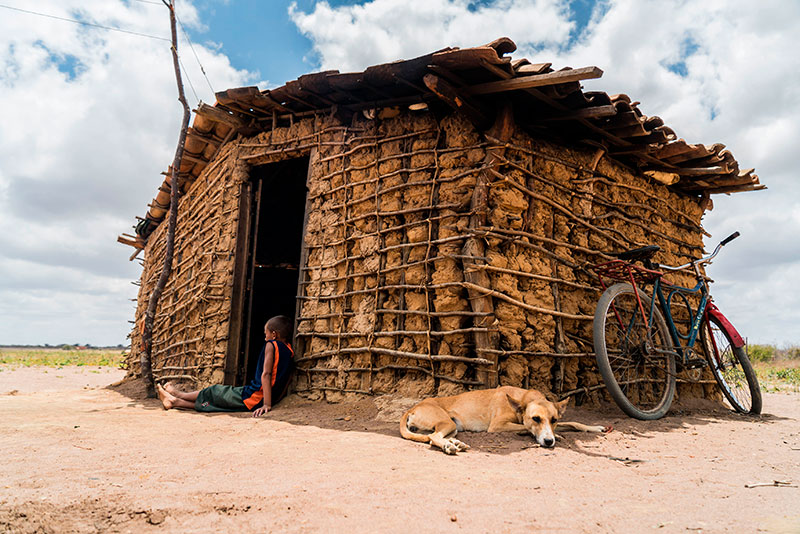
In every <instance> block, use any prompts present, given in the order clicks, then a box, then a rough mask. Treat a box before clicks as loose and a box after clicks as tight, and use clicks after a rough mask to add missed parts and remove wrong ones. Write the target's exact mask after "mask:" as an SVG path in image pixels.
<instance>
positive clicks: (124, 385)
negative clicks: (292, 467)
mask: <svg viewBox="0 0 800 534" xmlns="http://www.w3.org/2000/svg"><path fill="white" fill-rule="evenodd" d="M108 389H109V390H111V391H114V392H116V393H119V394H121V395H123V396H126V397H128V398H129V399H130V400H131V403H130V405H131V406H138V407H140V408H144V409H148V410H161V409H163V408H162V406H161V403H160V402H159V401H158V399H148V398H146V390H145V387H144V384H143V383H142V381H141V380H140V379H125V380H122V381H120V382H117V383H115V384H112V385H110V386H108ZM416 402H417V401H416V400H415V399H408V398H405V397H398V396H394V395H384V396H376V397H364V398H361V399H359V400H355V401H346V402H340V403H328V402H324V401H311V400H308V399H305V398H302V397H300V396H298V395H290V396H288V397H287V398H285V399H283V400H282V401H281V402H280V403H278V404H277V405H276V406H275V407H274V408H273V410H272V411H271V412H269V413H268V414H266V415H264V416H262V418H263V419H268V420H273V421H281V422H284V423H289V424H292V425H300V426H314V427H318V428H324V429H329V430H337V431H342V432H368V433H374V434H383V435H386V436H393V437H396V438H397V439H402V438H401V437H400V433H399V430H398V424H399V421H400V418H401V416H402V414H403V413H404V412H405V411H406V410H408V409H409V408H410V407H411V406H413V405H414V404H415V403H416ZM767 409H768V407H767ZM196 415H197V417H231V418H239V419H241V418H249V417H252V416H251V415H250V414H249V413H199V412H198V413H197V414H196ZM564 420H569V421H578V422H580V423H584V424H589V425H602V426H611V427H612V428H613V431H612V432H613V433H615V434H616V435H617V436H619V437H622V438H623V439H624V438H625V437H628V438H636V439H658V438H659V437H660V436H661V435H662V434H664V433H670V432H686V431H687V430H692V429H696V428H697V427H699V426H702V425H713V424H718V423H721V422H727V421H741V422H742V423H761V424H769V423H774V422H778V421H785V420H787V418H784V417H781V416H778V415H774V414H770V413H765V414H762V415H757V416H754V415H742V414H737V413H735V412H733V411H731V410H730V409H729V408H727V407H726V406H725V405H723V404H720V403H718V402H714V401H709V400H702V399H692V400H690V401H684V402H676V403H675V404H674V405H673V407H672V409H671V410H670V411H669V413H668V414H667V415H666V416H665V417H664V418H662V419H659V420H657V421H639V420H636V419H631V418H629V417H627V416H626V415H625V414H623V413H622V412H621V411H620V410H619V409H618V408H617V407H616V406H615V405H611V404H606V405H601V406H597V407H591V408H589V407H584V406H581V407H573V406H571V407H570V408H568V409H567V413H566V415H565V419H564ZM557 433H558V434H559V441H558V444H557V445H556V446H557V447H562V448H567V449H571V450H574V451H576V452H579V453H581V454H585V455H588V456H603V457H605V456H606V455H605V454H603V453H595V452H593V451H592V450H590V449H591V448H593V447H594V446H593V445H592V444H593V443H594V442H597V441H598V440H600V439H602V435H599V434H587V433H582V432H569V431H564V432H558V431H557ZM458 437H459V439H460V440H462V441H464V442H465V443H467V444H469V445H470V447H471V448H472V450H477V451H481V452H486V453H492V454H511V453H515V452H519V451H522V450H525V449H529V448H535V447H538V445H537V444H536V442H535V441H534V440H533V438H532V437H531V436H530V435H518V434H515V433H512V432H504V433H497V434H488V433H478V432H460V433H459V434H458ZM620 460H622V461H624V460H626V459H620Z"/></svg>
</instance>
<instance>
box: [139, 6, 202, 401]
mask: <svg viewBox="0 0 800 534" xmlns="http://www.w3.org/2000/svg"><path fill="white" fill-rule="evenodd" d="M162 2H164V5H166V6H167V8H169V22H170V29H171V30H172V66H173V68H174V69H175V81H176V82H177V84H178V101H179V102H180V103H181V105H182V106H183V122H182V123H181V132H180V136H179V137H178V148H177V149H176V150H175V159H174V160H173V161H172V169H171V171H172V174H171V175H170V197H169V223H168V226H167V246H166V251H165V252H164V266H163V267H162V268H161V275H160V276H159V277H158V282H157V283H156V287H155V288H154V289H153V292H152V293H150V301H149V302H148V305H147V311H146V312H145V316H144V331H143V332H142V356H141V365H142V378H143V379H144V382H145V386H146V388H147V396H148V397H150V398H153V397H155V396H156V388H155V381H154V380H153V364H152V358H151V353H152V351H153V323H154V320H155V315H156V308H157V307H158V301H159V299H160V298H161V293H162V292H163V291H164V286H165V285H166V284H167V279H169V274H170V271H171V270H172V256H173V254H174V252H175V225H176V222H177V220H178V187H179V184H178V174H179V173H180V169H181V162H182V160H183V147H184V144H185V143H186V131H187V129H188V128H189V116H190V112H189V105H188V104H187V103H186V96H185V95H184V93H183V81H182V80H181V70H180V66H179V63H178V32H177V29H176V22H175V6H174V5H173V3H172V1H171V0H170V2H169V3H167V2H165V1H164V0H162Z"/></svg>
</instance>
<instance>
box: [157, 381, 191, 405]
mask: <svg viewBox="0 0 800 534" xmlns="http://www.w3.org/2000/svg"><path fill="white" fill-rule="evenodd" d="M156 392H157V393H158V398H159V399H160V400H161V404H162V405H163V406H164V409H165V410H169V409H172V408H185V409H191V410H194V401H189V400H186V399H181V398H178V397H176V396H174V395H172V394H171V393H170V392H169V391H167V390H166V389H164V388H163V387H161V384H156ZM195 398H197V395H196V394H195Z"/></svg>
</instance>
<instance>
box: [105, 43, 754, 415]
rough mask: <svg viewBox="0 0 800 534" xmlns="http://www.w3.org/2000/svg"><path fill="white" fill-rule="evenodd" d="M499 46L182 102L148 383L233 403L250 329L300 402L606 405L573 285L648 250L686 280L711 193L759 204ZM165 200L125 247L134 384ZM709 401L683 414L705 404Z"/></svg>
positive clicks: (612, 101)
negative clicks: (133, 260) (510, 393)
mask: <svg viewBox="0 0 800 534" xmlns="http://www.w3.org/2000/svg"><path fill="white" fill-rule="evenodd" d="M515 48H516V47H515V45H514V43H513V42H512V41H511V40H509V39H505V38H504V39H498V40H497V41H495V42H493V43H490V44H488V45H486V46H481V47H476V48H468V49H449V48H448V49H444V50H440V51H438V52H435V53H431V54H428V55H425V56H422V57H419V58H416V59H412V60H408V61H397V62H394V63H387V64H382V65H376V66H373V67H370V68H368V69H366V70H365V71H363V72H356V73H339V72H338V71H328V72H321V73H316V74H309V75H306V76H301V77H300V78H298V79H297V80H295V81H291V82H288V83H286V84H285V85H283V86H281V87H278V88H275V89H271V90H265V91H262V90H259V89H258V88H256V87H244V88H238V89H230V90H227V91H223V92H220V93H217V95H216V98H217V102H216V103H215V105H214V106H210V105H206V104H200V105H199V107H198V108H197V109H196V110H195V117H194V122H193V125H192V127H191V128H190V130H189V134H188V138H187V140H186V145H185V146H186V155H185V156H184V159H183V164H182V167H181V169H180V173H179V183H178V187H179V188H180V201H179V207H178V225H177V237H176V258H175V261H174V266H173V272H172V275H171V277H170V279H169V282H168V284H167V286H166V289H165V291H164V294H163V296H162V298H161V301H160V306H159V308H158V311H157V316H156V322H155V335H154V338H153V339H154V345H153V369H154V373H155V376H156V379H157V380H167V379H173V380H175V379H177V380H182V381H189V382H192V384H193V385H196V386H204V385H208V384H212V383H226V384H241V383H242V382H243V381H244V380H245V378H246V376H247V375H248V374H252V371H253V368H254V365H255V358H256V355H257V354H258V351H259V349H260V347H261V343H262V342H263V332H262V325H263V323H264V321H265V319H266V318H268V317H269V316H271V315H274V314H278V313H283V314H287V315H294V318H295V336H294V346H295V349H296V357H297V363H298V367H299V372H298V373H297V376H296V380H295V383H294V390H295V391H297V392H299V393H301V394H304V395H308V396H311V397H312V398H326V399H329V400H337V399H341V398H343V396H347V395H352V394H381V393H390V392H395V393H399V394H403V395H407V396H414V397H418V396H423V395H433V394H440V395H441V394H451V393H455V392H460V391H462V390H464V389H465V388H475V387H485V386H494V385H497V384H501V385H503V384H510V385H517V386H524V387H537V388H539V389H541V390H543V391H546V392H551V393H552V394H553V396H555V397H564V396H568V395H575V394H578V395H579V397H580V400H583V401H585V400H587V399H588V400H591V399H593V398H595V399H596V398H597V396H598V395H602V394H603V391H602V385H601V384H602V381H601V378H600V376H599V374H598V372H597V371H596V367H595V360H594V354H593V350H592V334H591V322H592V315H593V312H594V306H595V303H596V300H597V297H598V295H599V292H598V289H597V285H596V284H595V283H594V280H593V277H592V275H591V273H590V272H589V271H588V270H587V269H586V266H587V265H588V264H592V263H595V262H597V261H600V260H603V259H605V258H608V255H607V254H608V253H610V252H613V251H621V250H625V249H628V248H633V247H638V246H643V245H647V244H658V245H660V246H661V247H662V249H663V250H664V252H663V253H662V255H661V256H660V258H659V260H660V261H662V262H664V263H672V264H677V263H683V262H685V261H688V260H689V259H690V258H692V257H696V256H698V255H699V254H701V252H702V251H703V235H704V230H703V227H702V225H701V218H702V216H703V213H704V211H705V210H707V209H710V208H711V195H713V194H719V193H732V192H737V191H750V190H756V189H760V188H762V187H763V186H761V185H759V181H758V177H757V176H756V175H755V174H753V171H752V170H746V171H741V170H740V169H739V166H738V164H737V162H736V160H735V159H734V158H733V156H732V155H731V153H730V152H728V151H726V150H724V146H723V145H720V144H715V145H702V144H696V145H695V144H689V143H687V142H685V141H684V140H682V139H678V138H677V136H676V135H675V133H674V132H673V131H672V130H671V129H670V128H668V127H667V126H665V125H664V124H663V121H662V120H661V119H660V118H658V117H647V116H645V115H644V114H643V113H642V111H640V109H639V106H638V102H633V101H632V100H631V98H629V97H628V96H626V95H624V94H620V95H613V96H609V95H608V94H606V93H603V92H595V91H585V92H584V91H583V90H582V87H581V85H580V82H581V80H584V79H589V78H598V77H600V76H601V75H602V71H601V70H600V69H599V68H597V67H585V68H575V69H572V68H564V69H561V70H554V69H553V68H552V66H551V64H550V63H537V64H532V63H530V62H529V61H528V60H526V59H512V58H511V57H509V56H508V54H510V53H512V52H513V51H514V50H515ZM164 174H166V175H167V176H169V173H164ZM170 187H171V184H170V180H169V178H167V180H165V181H164V183H163V185H162V186H161V187H160V189H159V191H158V194H157V196H156V198H155V199H154V200H153V201H152V203H151V204H150V205H149V211H148V212H147V214H146V215H145V217H144V218H142V219H140V222H139V224H138V225H137V226H136V235H132V236H125V235H123V236H122V237H121V238H120V241H122V242H124V243H126V244H129V245H132V246H134V247H136V249H137V251H136V252H137V253H138V252H139V251H141V250H143V251H144V260H143V271H142V275H141V289H140V293H139V302H138V309H137V312H136V318H135V327H134V328H133V332H132V335H131V342H132V344H131V347H132V350H131V354H130V369H131V373H132V374H134V375H135V374H137V373H138V363H137V362H138V360H139V354H138V351H139V350H140V349H139V347H140V343H141V334H140V328H141V325H142V322H143V316H144V311H145V309H146V307H147V299H148V297H149V295H150V292H151V291H152V289H153V287H154V284H155V281H156V279H157V277H158V274H159V271H160V268H161V263H162V261H163V254H164V241H165V239H164V236H165V231H166V224H160V223H161V221H162V220H163V219H164V215H165V212H166V210H167V209H168V204H169V191H170ZM706 382H708V384H704V381H701V382H700V384H699V385H697V384H692V385H691V388H692V389H691V394H693V395H701V396H702V395H712V389H713V386H712V385H711V382H712V381H710V380H708V381H706ZM687 387H688V385H686V384H684V385H683V389H680V388H679V392H687V391H689V390H688V389H687Z"/></svg>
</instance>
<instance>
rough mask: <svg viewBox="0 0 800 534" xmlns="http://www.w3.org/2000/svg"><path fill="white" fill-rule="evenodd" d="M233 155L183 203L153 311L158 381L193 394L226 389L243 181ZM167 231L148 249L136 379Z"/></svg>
mask: <svg viewBox="0 0 800 534" xmlns="http://www.w3.org/2000/svg"><path fill="white" fill-rule="evenodd" d="M236 153H237V152H236V147H235V146H234V145H230V144H229V145H226V146H225V147H223V149H222V150H221V151H220V153H219V154H218V155H217V157H216V158H215V159H214V160H213V161H212V162H211V163H210V164H209V165H208V167H207V168H206V169H205V170H204V171H203V173H202V174H201V175H200V176H199V177H198V178H197V179H196V180H195V181H194V182H193V183H192V184H191V185H190V186H188V187H187V190H186V192H185V193H184V194H182V195H181V197H180V201H179V206H178V219H177V226H176V234H175V256H174V259H173V268H172V273H171V275H170V277H169V279H168V282H167V285H166V286H165V288H164V292H163V293H162V295H161V300H160V301H159V305H158V307H157V308H156V316H155V322H154V328H153V350H152V365H153V375H154V377H155V378H156V380H162V381H163V380H178V381H183V382H188V383H189V384H190V385H191V386H205V385H208V384H214V383H222V381H223V379H224V366H225V351H226V349H227V340H228V330H229V320H230V311H231V310H230V305H231V289H232V287H233V286H232V284H233V281H232V277H231V273H232V271H233V261H234V258H233V254H232V251H233V250H234V247H235V244H236V225H237V222H238V208H239V195H240V189H241V182H242V179H243V178H246V175H244V176H242V174H241V172H242V171H241V169H240V170H239V172H238V173H237V172H236V170H235V166H236ZM166 231H167V224H166V223H164V224H160V225H159V226H158V227H157V228H156V229H155V231H154V232H153V234H152V235H151V236H150V238H149V239H148V242H147V246H146V247H145V258H144V267H143V269H142V275H141V278H140V289H139V298H138V304H137V310H136V320H135V326H134V329H133V331H132V333H131V352H130V355H129V361H128V368H129V369H130V372H131V374H133V375H138V374H139V361H140V358H141V350H142V348H141V341H142V340H141V332H142V328H143V324H144V314H145V311H146V310H147V306H148V302H149V298H150V294H151V293H152V291H153V288H154V287H155V285H156V282H157V280H158V277H159V275H160V274H161V269H162V265H163V262H164V253H165V241H166V239H165V234H166Z"/></svg>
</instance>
